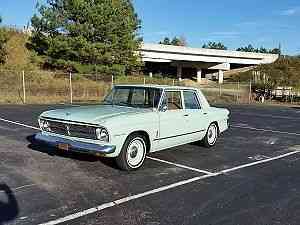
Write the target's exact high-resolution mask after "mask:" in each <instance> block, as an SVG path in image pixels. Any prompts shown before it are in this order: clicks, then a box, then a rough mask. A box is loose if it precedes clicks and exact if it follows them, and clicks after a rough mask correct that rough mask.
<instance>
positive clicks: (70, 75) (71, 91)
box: [69, 72, 73, 104]
mask: <svg viewBox="0 0 300 225" xmlns="http://www.w3.org/2000/svg"><path fill="white" fill-rule="evenodd" d="M69 85H70V101H71V104H73V88H72V73H71V72H70V73H69Z"/></svg>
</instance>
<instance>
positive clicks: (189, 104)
mask: <svg viewBox="0 0 300 225" xmlns="http://www.w3.org/2000/svg"><path fill="white" fill-rule="evenodd" d="M183 97H184V105H185V109H200V108H201V107H200V104H199V101H198V98H197V95H196V93H195V92H193V91H184V92H183Z"/></svg>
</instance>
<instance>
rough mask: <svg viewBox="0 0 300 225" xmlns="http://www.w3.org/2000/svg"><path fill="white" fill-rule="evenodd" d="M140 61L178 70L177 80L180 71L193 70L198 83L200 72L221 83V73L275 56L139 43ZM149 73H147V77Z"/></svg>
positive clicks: (266, 61) (274, 58)
mask: <svg viewBox="0 0 300 225" xmlns="http://www.w3.org/2000/svg"><path fill="white" fill-rule="evenodd" d="M140 53H141V56H142V60H143V61H144V62H146V63H147V62H148V63H157V64H159V63H169V64H170V66H172V67H176V68H177V77H178V79H179V80H181V79H182V69H183V68H187V67H188V68H194V69H196V76H197V81H198V82H201V79H202V78H204V77H205V78H206V76H205V75H204V74H203V70H206V71H212V72H217V79H218V81H219V83H223V79H224V71H229V70H231V69H237V68H243V67H247V66H255V65H260V64H268V63H273V62H274V61H276V60H277V59H278V55H274V54H262V53H249V52H239V51H228V50H214V49H203V48H189V47H182V46H171V45H160V44H146V43H144V44H142V46H141V50H140ZM151 75H152V72H151V71H150V76H151Z"/></svg>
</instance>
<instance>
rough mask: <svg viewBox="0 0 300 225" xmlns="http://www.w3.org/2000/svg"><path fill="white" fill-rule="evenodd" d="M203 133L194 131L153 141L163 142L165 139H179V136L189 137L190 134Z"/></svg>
mask: <svg viewBox="0 0 300 225" xmlns="http://www.w3.org/2000/svg"><path fill="white" fill-rule="evenodd" d="M204 131H205V130H198V131H194V132H190V133H185V134H179V135H175V136H170V137H164V138H156V139H154V140H153V141H161V140H165V139H170V138H176V137H181V136H185V135H190V134H196V133H201V132H204Z"/></svg>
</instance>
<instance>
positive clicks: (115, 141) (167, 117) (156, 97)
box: [36, 85, 229, 171]
mask: <svg viewBox="0 0 300 225" xmlns="http://www.w3.org/2000/svg"><path fill="white" fill-rule="evenodd" d="M228 118H229V111H228V110H227V109H222V108H215V107H211V106H210V105H209V103H208V102H207V100H206V98H205V97H204V95H203V94H202V92H201V91H200V90H198V89H196V88H189V87H175V86H162V85H117V86H114V88H113V89H112V91H111V92H110V94H108V95H107V97H106V98H105V99H104V101H103V103H102V104H99V105H91V106H80V107H71V108H66V109H58V110H51V111H47V112H44V113H42V114H41V115H40V117H39V125H40V128H41V130H42V131H41V132H40V133H38V134H37V135H36V140H37V141H39V142H40V143H44V144H47V145H51V146H54V147H56V148H58V149H60V150H63V151H76V152H81V153H88V154H94V155H96V156H103V157H113V158H115V159H116V162H117V164H118V166H119V167H120V168H121V169H123V170H127V171H130V170H136V169H138V168H140V167H141V166H142V165H143V163H144V160H145V157H146V154H147V153H150V152H156V151H160V150H164V149H167V148H172V147H175V146H179V145H184V144H187V143H191V142H196V141H200V140H201V141H202V143H203V145H204V146H206V147H208V148H209V147H212V146H214V145H215V144H216V141H217V138H218V137H219V135H220V134H221V133H222V132H224V131H225V130H227V129H228Z"/></svg>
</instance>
